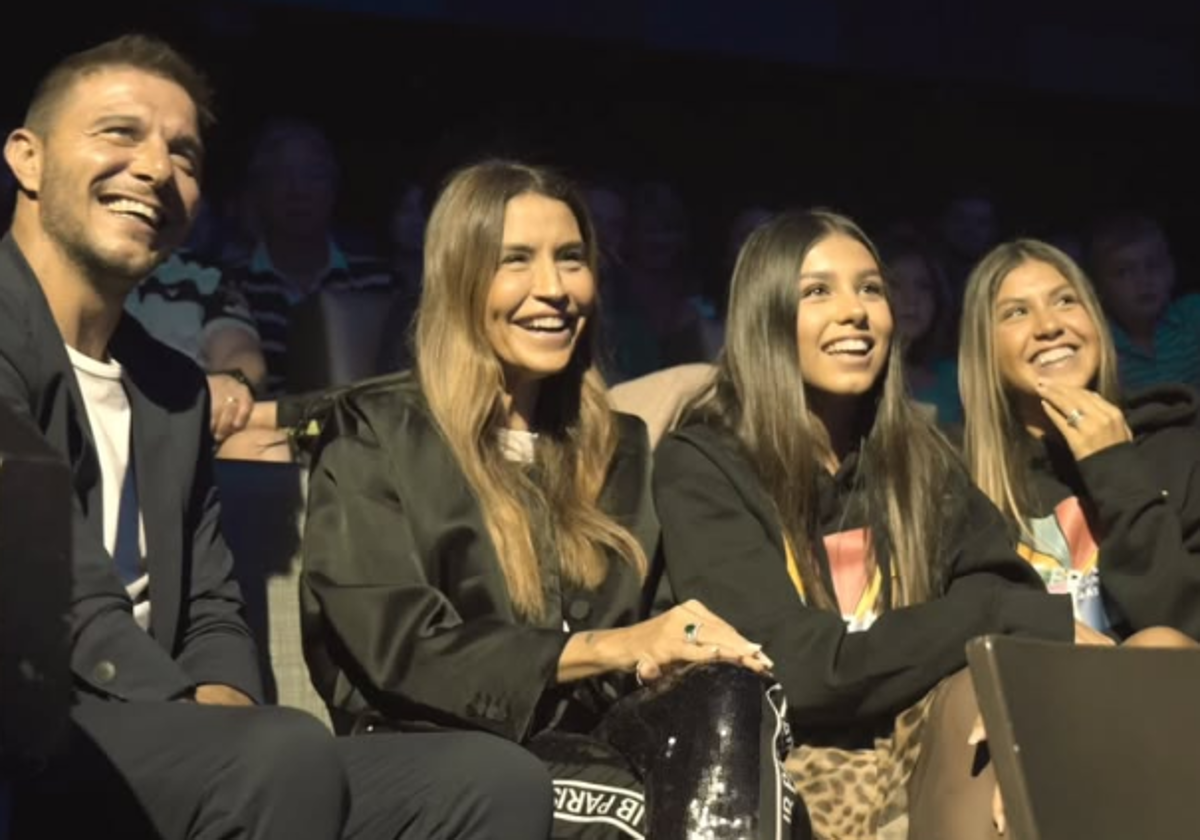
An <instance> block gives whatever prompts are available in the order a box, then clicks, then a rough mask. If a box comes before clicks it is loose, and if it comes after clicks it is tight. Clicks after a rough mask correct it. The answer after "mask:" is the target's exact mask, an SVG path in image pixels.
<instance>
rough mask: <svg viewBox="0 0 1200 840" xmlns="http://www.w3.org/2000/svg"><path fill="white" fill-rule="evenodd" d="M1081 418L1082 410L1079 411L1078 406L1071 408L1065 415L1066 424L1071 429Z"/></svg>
mask: <svg viewBox="0 0 1200 840" xmlns="http://www.w3.org/2000/svg"><path fill="white" fill-rule="evenodd" d="M1082 419H1083V412H1082V411H1080V410H1079V409H1078V408H1076V409H1072V411H1071V413H1070V414H1068V415H1067V425H1068V426H1070V427H1071V428H1072V429H1074V428H1075V427H1076V426H1078V425H1079V421H1080V420H1082Z"/></svg>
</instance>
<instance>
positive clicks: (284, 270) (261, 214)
mask: <svg viewBox="0 0 1200 840" xmlns="http://www.w3.org/2000/svg"><path fill="white" fill-rule="evenodd" d="M248 177H249V188H250V192H251V201H252V204H253V210H254V214H255V221H256V222H257V224H258V228H259V230H258V234H259V239H258V242H257V243H256V245H255V247H254V249H253V251H252V252H251V254H250V257H249V259H248V261H247V262H246V263H245V264H243V265H239V266H236V267H235V268H234V270H233V272H232V275H233V277H234V278H235V282H237V283H238V285H239V286H240V288H241V290H242V293H243V294H244V295H245V297H246V300H247V301H248V302H249V304H250V310H251V312H252V313H253V315H254V320H255V323H256V325H257V327H258V333H259V336H260V337H261V340H262V350H263V355H264V356H265V357H266V360H267V381H266V387H265V392H266V393H267V394H268V395H278V394H280V393H283V392H284V391H285V390H286V365H287V344H288V328H289V324H290V322H291V318H292V313H293V310H294V308H295V307H296V306H298V305H300V304H302V303H303V302H304V301H305V300H307V299H309V298H310V297H311V296H312V295H314V294H316V293H318V292H322V291H345V290H363V289H377V290H391V288H392V285H393V283H392V276H391V273H390V272H389V271H388V268H387V265H386V263H385V262H383V261H382V260H380V259H378V258H375V257H368V256H361V255H358V254H352V253H350V252H349V251H348V250H347V249H346V248H345V247H344V246H343V245H342V244H340V243H339V242H337V241H336V239H335V236H334V232H333V230H334V206H335V203H336V200H337V188H338V180H339V167H338V161H337V157H336V155H335V154H334V150H333V146H332V144H331V143H330V141H329V139H328V137H326V135H325V134H324V133H323V132H322V131H321V130H320V129H319V128H317V127H316V126H315V125H312V124H310V123H306V122H302V121H298V120H291V119H281V120H276V121H273V122H271V123H270V124H268V125H267V127H266V128H265V129H264V130H263V131H262V133H261V134H260V138H259V140H258V142H257V143H256V144H255V147H254V152H253V154H252V155H251V159H250V167H249V173H248Z"/></svg>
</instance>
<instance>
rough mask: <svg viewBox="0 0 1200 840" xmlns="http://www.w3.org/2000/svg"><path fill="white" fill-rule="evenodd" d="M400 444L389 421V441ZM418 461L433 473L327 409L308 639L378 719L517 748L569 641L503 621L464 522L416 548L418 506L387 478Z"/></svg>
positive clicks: (497, 580)
mask: <svg viewBox="0 0 1200 840" xmlns="http://www.w3.org/2000/svg"><path fill="white" fill-rule="evenodd" d="M403 436H404V430H403V428H399V429H398V428H395V427H392V426H391V425H389V426H388V428H387V436H386V439H387V440H388V441H389V442H393V441H397V440H400V441H402V440H403ZM395 445H396V446H398V447H401V448H402V449H403V450H404V451H405V452H408V453H410V454H412V453H411V452H410V450H414V449H419V448H420V447H419V446H415V445H413V443H412V442H411V441H410V442H407V443H404V442H400V443H396V444H395ZM424 454H425V455H428V454H429V453H428V452H425V453H424ZM414 460H420V463H424V464H428V461H427V460H421V459H418V458H413V459H410V458H406V457H401V458H396V459H393V456H392V453H391V452H389V451H388V447H387V446H384V445H382V444H381V443H380V435H379V434H377V433H376V431H375V430H374V429H373V428H372V427H371V424H370V422H369V421H368V420H367V419H366V418H365V417H364V416H363V415H362V414H361V413H360V412H358V411H356V410H355V409H354V408H352V407H347V406H345V405H344V404H339V405H338V407H337V408H335V410H334V411H333V413H332V415H331V417H330V426H329V428H327V429H326V430H325V433H324V443H323V445H322V447H321V448H320V450H319V451H318V453H317V456H316V462H315V463H314V466H313V470H312V474H311V478H310V481H309V503H308V518H307V523H306V527H305V534H304V573H303V586H304V587H305V589H306V590H307V595H308V596H311V599H312V600H313V601H314V602H315V604H316V609H317V612H318V614H319V620H318V621H317V622H309V621H306V632H308V633H312V632H319V633H322V634H324V635H325V636H326V637H327V638H325V639H322V640H321V641H320V644H321V645H323V646H325V647H326V648H328V649H333V650H336V651H337V652H338V653H337V656H338V657H341V658H342V660H343V661H342V662H341V668H342V670H343V671H345V672H346V673H347V675H349V676H350V678H351V679H352V680H353V681H354V683H355V686H356V687H357V688H358V690H359V691H360V692H361V693H362V694H363V695H364V696H365V697H366V698H367V699H368V701H369V702H370V703H371V704H372V705H373V706H375V707H376V708H377V709H379V710H380V711H382V712H383V713H384V714H385V715H387V716H392V717H398V718H401V719H410V718H417V719H426V720H433V721H435V722H438V723H441V724H443V725H448V726H459V727H466V728H482V729H487V730H490V731H492V732H494V733H496V734H499V735H502V736H504V737H507V738H510V739H513V740H520V739H521V738H522V737H523V736H524V735H525V734H526V732H527V730H528V729H529V726H530V723H531V720H532V718H533V714H534V710H535V708H536V706H537V704H538V701H539V699H540V698H541V696H542V694H543V692H544V691H545V690H546V689H547V688H548V687H549V686H550V685H552V684H553V682H554V680H555V677H556V674H557V669H558V660H559V657H560V655H561V653H562V649H563V647H564V645H565V644H566V641H567V635H566V633H564V632H563V631H562V630H560V629H544V628H537V627H530V626H524V625H520V624H517V623H515V622H514V621H512V620H509V619H507V618H506V617H505V616H504V615H502V614H501V612H500V610H499V608H498V606H497V596H496V594H495V593H496V592H497V587H502V586H503V578H502V576H501V574H500V570H499V568H498V566H496V564H495V560H494V557H493V555H491V553H490V552H489V551H486V550H481V545H480V542H481V541H484V540H487V536H486V534H482V533H479V532H478V530H477V529H476V528H474V527H472V525H471V524H470V522H469V521H467V520H468V518H469V517H466V516H464V517H463V518H462V519H463V521H459V522H452V521H446V522H421V523H419V524H420V525H421V526H422V528H423V529H424V530H425V531H426V532H427V533H429V532H432V533H435V534H436V536H434V537H431V538H428V539H427V541H426V545H425V546H424V547H423V546H422V545H421V544H420V543H418V540H417V538H416V536H415V534H414V522H413V521H412V519H411V510H410V509H411V508H414V507H415V505H414V504H412V503H413V501H414V500H412V499H409V498H404V497H403V496H402V495H401V491H400V483H399V482H396V481H394V480H393V478H394V476H395V475H396V473H395V472H394V471H395V470H397V469H398V468H400V467H399V464H401V463H403V464H404V465H405V467H407V468H409V469H414V468H415V469H421V466H420V464H418V463H413V461H414ZM448 478H449V479H453V478H454V477H453V476H450V477H446V476H442V477H441V478H439V475H436V474H422V475H421V481H420V482H414V483H413V486H419V487H424V488H427V489H428V492H429V493H431V494H436V493H438V492H440V491H441V489H442V486H443V483H444V482H445V481H446V480H447V479H448ZM426 509H427V508H426ZM489 560H490V562H488V561H489ZM481 561H482V562H481ZM314 626H315V627H317V628H319V629H316V630H314V629H313V628H314ZM310 643H311V640H310V639H306V647H307V646H308V645H309V644H310Z"/></svg>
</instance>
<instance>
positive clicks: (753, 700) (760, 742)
mask: <svg viewBox="0 0 1200 840" xmlns="http://www.w3.org/2000/svg"><path fill="white" fill-rule="evenodd" d="M597 734H599V735H600V737H602V738H604V740H606V741H608V742H609V743H611V744H612V745H613V746H614V747H616V748H617V749H618V750H620V751H621V753H622V754H623V755H624V756H625V758H626V759H627V760H628V761H629V762H630V763H631V764H632V765H633V766H634V769H635V770H636V771H637V772H638V774H639V775H640V776H641V777H642V778H643V779H644V780H645V787H646V817H647V825H646V837H647V840H791V838H797V839H798V840H806V839H807V838H810V837H811V833H810V830H809V826H808V815H807V812H806V811H805V809H804V805H803V803H802V802H800V801H799V799H798V798H797V797H796V795H795V793H794V791H793V789H792V785H791V782H790V780H788V778H787V776H786V774H785V773H784V769H783V758H784V756H785V755H786V754H787V751H788V750H789V749H790V747H791V739H790V736H789V733H788V728H787V722H786V702H785V701H784V699H783V692H782V689H781V688H780V687H779V685H778V684H776V683H774V682H772V681H770V680H766V679H764V678H763V677H760V676H758V675H756V674H754V673H752V672H750V671H748V670H746V669H745V668H741V667H738V666H736V665H732V664H729V663H704V664H700V665H692V666H689V667H686V668H683V669H680V670H679V671H676V672H674V673H672V674H670V675H668V676H665V677H663V678H661V679H659V680H656V681H655V682H654V683H652V684H651V685H649V686H647V687H645V688H643V689H641V690H639V691H636V692H634V693H633V694H631V695H629V696H628V697H626V698H624V699H623V700H621V701H620V702H619V703H618V704H617V705H616V706H615V707H614V708H613V709H612V710H611V711H610V712H609V714H608V715H607V716H606V718H605V722H604V725H603V727H602V729H601V732H599V733H597Z"/></svg>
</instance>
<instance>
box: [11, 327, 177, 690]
mask: <svg viewBox="0 0 1200 840" xmlns="http://www.w3.org/2000/svg"><path fill="white" fill-rule="evenodd" d="M0 400H3V401H4V402H5V403H6V404H8V405H9V406H10V407H11V408H12V409H13V410H14V411H15V412H16V413H17V414H19V415H21V416H23V417H25V418H26V419H27V420H29V422H30V423H33V422H34V421H33V412H32V410H31V403H30V400H31V397H30V394H29V390H28V386H27V384H26V382H25V380H24V379H23V378H22V377H21V375H20V373H19V372H18V365H16V364H14V363H13V360H12V359H11V357H10V351H9V348H8V347H7V346H6V347H4V348H3V350H2V351H0ZM71 531H72V562H71V568H72V586H71V613H70V626H71V670H72V671H73V672H74V674H75V677H76V679H77V680H78V681H79V682H81V683H83V684H84V685H86V686H87V687H88V688H89V689H90V690H91V691H93V692H95V693H98V694H102V695H106V696H111V697H117V698H121V699H125V700H169V699H173V698H177V697H180V696H182V695H184V694H186V693H187V692H188V691H189V690H190V689H191V688H192V681H191V679H190V678H189V677H188V675H187V674H186V673H185V672H184V670H183V669H182V668H181V667H180V666H179V665H178V664H177V663H176V662H175V660H173V659H172V658H171V657H170V655H168V654H167V652H166V651H165V650H164V649H163V648H162V646H161V645H159V644H158V643H157V642H156V641H155V640H154V639H152V638H151V637H150V636H149V635H148V634H147V633H146V632H145V631H144V630H142V628H140V627H139V626H138V625H137V623H136V622H135V621H134V620H133V605H132V603H131V602H130V600H129V597H128V595H127V594H126V592H125V588H124V587H123V586H122V585H121V582H120V580H119V579H118V577H117V573H116V570H115V569H114V567H113V562H112V557H111V556H110V555H109V553H108V552H107V551H105V549H104V545H103V544H102V543H101V541H100V537H99V535H98V534H97V533H96V531H94V530H93V529H92V527H91V526H90V525H89V523H88V521H87V516H86V514H85V513H84V512H83V508H82V506H81V505H80V502H79V499H78V497H77V496H75V495H74V494H72V500H71Z"/></svg>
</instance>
